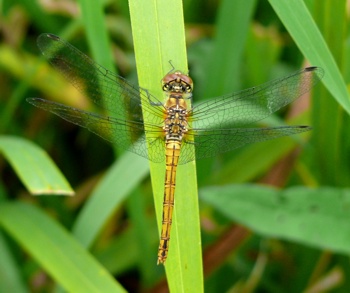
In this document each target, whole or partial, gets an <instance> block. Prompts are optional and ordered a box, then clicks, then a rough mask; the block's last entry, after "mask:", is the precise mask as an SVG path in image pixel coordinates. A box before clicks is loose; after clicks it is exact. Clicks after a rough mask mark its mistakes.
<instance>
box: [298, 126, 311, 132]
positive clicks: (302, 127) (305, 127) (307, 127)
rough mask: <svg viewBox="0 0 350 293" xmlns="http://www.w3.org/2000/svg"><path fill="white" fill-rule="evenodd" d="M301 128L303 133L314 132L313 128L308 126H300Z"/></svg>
mask: <svg viewBox="0 0 350 293" xmlns="http://www.w3.org/2000/svg"><path fill="white" fill-rule="evenodd" d="M299 128H301V129H303V131H310V130H312V127H311V126H307V125H299Z"/></svg>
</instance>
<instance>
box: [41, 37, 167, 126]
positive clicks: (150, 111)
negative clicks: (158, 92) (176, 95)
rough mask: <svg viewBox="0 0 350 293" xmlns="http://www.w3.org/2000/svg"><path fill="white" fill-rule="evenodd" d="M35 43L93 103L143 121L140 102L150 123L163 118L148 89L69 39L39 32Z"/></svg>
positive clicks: (131, 118)
mask: <svg viewBox="0 0 350 293" xmlns="http://www.w3.org/2000/svg"><path fill="white" fill-rule="evenodd" d="M37 44H38V47H39V49H40V50H41V52H42V54H43V55H44V56H45V57H46V59H47V60H48V61H49V62H50V63H51V64H52V65H53V66H54V67H55V68H56V69H57V70H58V71H60V72H61V74H62V75H63V76H64V77H65V78H66V79H67V80H68V81H69V82H70V83H71V84H72V85H73V86H74V87H75V88H77V89H78V90H79V91H80V92H82V93H83V94H86V95H87V96H88V97H89V98H90V99H91V100H92V101H93V102H94V103H95V104H96V105H98V106H99V107H101V108H103V109H106V110H108V112H110V113H113V114H115V115H116V117H118V118H122V117H126V116H127V115H128V116H127V117H128V120H133V121H138V122H143V116H142V111H141V101H142V103H143V107H144V113H146V114H145V115H148V116H147V118H148V119H149V120H148V121H150V123H154V124H158V123H160V122H161V121H162V117H163V110H164V107H163V106H157V107H156V106H153V105H151V103H150V101H152V102H155V103H157V104H158V105H161V104H162V103H160V102H159V100H157V98H156V97H154V96H152V95H151V94H149V93H148V91H147V90H144V89H141V88H140V87H137V86H134V85H132V84H130V83H129V82H128V81H126V80H125V79H124V78H122V77H120V76H118V75H115V74H113V73H112V72H110V71H108V70H107V69H105V68H104V67H102V66H101V65H99V64H97V63H96V62H94V61H93V60H92V59H90V58H89V57H88V56H86V55H85V54H83V53H82V52H80V51H79V50H78V49H76V48H75V47H73V46H72V45H71V44H69V43H68V42H66V41H64V40H62V39H60V38H59V37H57V36H55V35H53V34H41V35H40V36H39V37H38V40H37Z"/></svg>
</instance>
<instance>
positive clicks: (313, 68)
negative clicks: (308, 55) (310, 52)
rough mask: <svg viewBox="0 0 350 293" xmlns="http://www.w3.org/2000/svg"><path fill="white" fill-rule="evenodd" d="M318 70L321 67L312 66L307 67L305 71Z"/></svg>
mask: <svg viewBox="0 0 350 293" xmlns="http://www.w3.org/2000/svg"><path fill="white" fill-rule="evenodd" d="M317 68H319V67H317V66H310V67H306V68H305V69H304V70H305V71H314V70H316V69H317Z"/></svg>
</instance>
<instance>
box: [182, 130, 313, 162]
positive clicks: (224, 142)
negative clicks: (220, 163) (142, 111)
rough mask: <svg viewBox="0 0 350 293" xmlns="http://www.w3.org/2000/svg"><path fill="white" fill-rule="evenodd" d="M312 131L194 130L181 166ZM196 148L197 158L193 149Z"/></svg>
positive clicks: (190, 133) (184, 145)
mask: <svg viewBox="0 0 350 293" xmlns="http://www.w3.org/2000/svg"><path fill="white" fill-rule="evenodd" d="M309 130H311V127H308V126H281V127H271V128H233V129H212V130H204V129H203V130H202V129H192V130H191V131H190V132H189V133H188V134H186V138H185V143H184V144H183V146H182V148H181V155H180V160H179V164H185V163H187V162H190V161H193V160H195V159H202V158H207V157H213V156H215V155H217V154H219V153H225V152H228V151H231V150H233V149H236V148H239V147H242V146H244V145H246V144H250V143H254V142H261V141H265V140H270V139H274V138H278V137H281V136H289V135H292V134H297V133H301V132H305V131H309ZM193 145H194V147H195V156H194V153H193V152H192V147H193Z"/></svg>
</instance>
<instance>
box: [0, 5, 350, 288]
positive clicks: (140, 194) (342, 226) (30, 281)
mask: <svg viewBox="0 0 350 293" xmlns="http://www.w3.org/2000/svg"><path fill="white" fill-rule="evenodd" d="M183 2H184V3H181V1H179V0H178V1H153V2H149V1H141V0H130V1H129V2H127V1H125V0H124V1H102V0H101V1H84V0H81V1H77V2H69V3H70V4H67V3H68V2H67V3H66V2H62V3H64V4H62V6H58V5H57V6H55V4H54V3H53V2H52V3H49V4H46V6H40V5H41V4H38V3H37V2H36V1H27V0H21V1H17V2H16V3H14V2H13V1H8V0H7V1H4V9H3V17H2V24H3V27H4V29H3V30H2V33H3V36H2V38H1V39H2V41H1V44H0V103H1V109H2V110H1V116H0V117H1V123H0V129H1V131H2V134H1V136H0V150H1V153H2V155H3V162H2V164H1V165H0V172H1V178H2V180H1V183H0V292H54V291H59V290H62V288H63V289H64V290H66V291H69V292H114V291H115V292H119V291H120V292H124V291H130V292H138V291H145V290H152V289H153V290H156V288H158V289H159V288H163V287H165V286H168V287H169V288H170V290H171V292H203V291H204V289H203V288H205V292H226V291H229V292H325V291H330V290H333V291H332V292H348V291H349V290H350V283H349V281H348V280H349V279H350V278H349V277H350V276H349V272H350V265H349V261H348V257H349V247H350V246H349V241H350V240H349V236H348V235H349V231H348V225H347V223H348V222H349V221H348V220H349V219H348V218H349V212H348V210H349V207H348V205H349V198H348V197H349V194H348V193H349V191H348V189H347V188H348V186H349V182H350V164H349V160H350V156H349V149H350V140H349V139H348V137H349V136H348V128H349V126H350V120H349V116H348V113H349V112H350V111H349V110H350V104H349V96H348V90H347V85H346V83H345V81H344V79H345V80H346V81H347V80H348V78H349V76H350V75H349V72H350V63H349V60H348V58H347V56H348V52H349V45H348V42H347V39H348V32H347V27H348V19H347V17H346V1H345V0H342V1H333V0H326V1H305V3H304V2H303V1H301V0H290V1H280V0H276V1H275V0H269V1H257V0H249V1H247V0H239V1H231V0H224V1H221V2H220V1H219V2H218V1H200V0H194V1H183ZM218 3H220V4H218ZM127 4H129V6H128V5H127ZM65 5H67V6H65ZM69 5H71V6H69ZM182 5H184V7H182ZM78 11H80V12H78ZM183 15H184V16H185V20H183ZM14 23H15V24H16V25H14ZM43 32H50V33H54V34H56V35H59V36H60V37H62V38H64V39H66V40H67V41H69V42H71V43H72V44H73V45H74V46H76V47H77V48H79V49H80V50H81V51H82V52H84V53H86V54H88V55H90V56H91V57H92V58H93V59H94V60H96V61H97V62H98V63H100V64H102V65H103V66H105V67H106V68H108V69H109V70H112V71H114V72H119V74H120V75H122V76H124V77H126V78H127V79H128V80H129V81H130V82H132V83H134V84H137V83H138V84H139V85H140V86H141V87H143V88H146V89H148V90H149V91H150V92H151V93H152V94H154V95H155V96H157V97H159V99H162V91H161V87H160V80H161V79H162V77H163V76H164V75H165V74H166V73H168V72H169V71H170V70H171V69H172V65H173V66H174V67H175V68H176V69H178V70H181V71H183V72H188V68H189V74H190V76H191V77H192V78H193V80H194V97H193V101H192V102H194V103H197V102H198V101H200V100H203V99H210V98H212V97H213V96H220V95H223V94H227V93H230V92H233V91H236V90H240V89H244V88H247V87H250V86H254V85H257V84H260V83H263V82H266V81H268V80H271V79H273V78H277V77H282V76H284V75H288V74H289V73H291V72H293V71H295V70H297V69H299V68H301V67H305V66H307V65H305V64H308V65H309V63H306V60H308V61H309V62H310V64H311V65H312V66H320V67H322V68H323V69H324V71H325V77H324V79H323V83H324V86H318V87H316V88H315V89H313V91H312V93H309V94H308V95H305V96H306V97H303V99H305V100H307V101H309V105H306V106H305V105H302V104H301V103H299V102H300V101H296V102H295V103H294V104H293V105H291V106H290V107H289V108H288V109H287V110H284V111H283V112H281V113H278V115H274V116H273V117H270V118H269V119H268V120H266V121H263V122H264V123H262V125H266V124H267V125H273V126H276V125H284V124H291V125H298V124H302V125H311V126H313V128H314V129H313V131H312V132H311V133H305V135H298V136H296V137H291V138H289V137H286V138H281V139H278V140H273V141H267V142H263V143H258V144H253V145H249V146H247V147H244V148H242V149H238V150H237V151H234V152H232V153H228V154H224V155H220V156H217V157H215V158H210V159H205V160H199V161H197V162H196V165H197V169H196V166H195V164H194V163H189V164H186V165H184V166H181V167H179V171H178V176H177V182H176V184H177V186H176V202H175V209H174V214H175V217H174V219H173V228H172V238H171V242H170V251H169V258H168V260H167V262H166V265H165V270H164V268H163V267H162V266H156V253H157V246H158V240H159V233H157V231H159V230H157V225H158V227H160V223H161V216H162V200H163V184H164V165H163V164H155V163H152V162H151V163H150V164H149V162H148V161H147V160H145V159H143V158H141V157H138V156H136V155H134V154H131V153H127V152H123V150H120V149H118V146H117V145H116V146H109V145H107V144H106V143H105V142H104V141H101V140H100V139H99V138H97V137H95V136H94V135H92V134H90V133H88V132H87V131H85V130H82V129H79V128H77V127H75V126H74V125H70V124H67V123H65V122H64V121H61V120H59V119H56V117H53V115H51V114H50V113H45V112H43V111H41V110H38V109H35V108H33V107H32V106H31V105H29V104H27V103H26V102H25V98H28V97H42V98H47V99H50V100H53V101H56V102H60V103H64V104H67V105H69V106H73V107H76V108H79V109H83V110H88V111H96V112H98V111H99V109H95V108H93V107H94V105H93V103H92V102H91V101H90V100H89V99H88V97H85V96H84V95H82V94H81V93H80V92H77V91H76V89H75V88H74V87H72V86H71V85H70V84H69V83H68V82H67V81H66V80H64V79H63V78H62V77H61V76H60V75H59V74H58V73H57V72H56V71H55V70H54V69H53V68H52V67H50V66H49V65H48V64H46V62H45V61H43V58H42V56H40V53H39V50H38V49H37V48H36V46H35V40H36V38H37V36H38V35H39V34H40V33H43ZM131 32H132V35H131ZM186 49H187V52H186ZM187 55H188V58H187ZM135 60H136V61H135ZM169 61H171V64H170V63H169ZM114 64H117V66H116V67H114ZM136 69H137V71H136ZM136 72H137V73H136ZM39 145H40V147H39ZM43 150H45V151H43ZM46 152H47V153H48V154H49V157H51V158H52V159H50V158H49V157H48V156H47V153H46ZM53 162H55V163H53ZM113 162H114V163H113ZM148 166H150V168H149V167H148ZM149 169H150V174H151V179H150V177H149V176H148V174H149ZM59 170H61V171H59ZM196 173H197V174H196ZM62 174H64V176H65V177H66V178H67V179H65V178H64V177H63V175H62ZM67 182H70V184H71V185H72V186H73V189H74V191H75V193H76V195H75V196H74V197H66V198H65V197H53V196H52V197H48V196H45V197H39V196H31V194H32V195H39V194H46V195H47V194H51V195H55V194H56V195H57V194H60V195H71V194H72V188H71V187H70V185H69V183H67ZM197 182H198V185H199V188H200V192H199V194H200V197H199V200H200V203H201V204H200V206H198V196H197V193H198V192H197ZM248 182H249V183H250V184H244V183H248ZM237 183H240V184H239V185H235V184H237ZM261 183H264V184H269V185H272V186H275V188H270V187H266V186H262V184H261ZM277 188H278V189H277ZM152 195H154V199H153V196H152ZM199 223H201V225H199ZM200 226H201V230H200ZM248 229H249V230H248ZM202 249H203V251H204V252H203V254H204V258H203V261H202V258H201V254H202ZM135 272H136V274H135ZM203 273H204V274H203ZM130 280H132V281H131V282H130ZM165 280H166V282H165ZM326 281H327V282H326Z"/></svg>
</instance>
